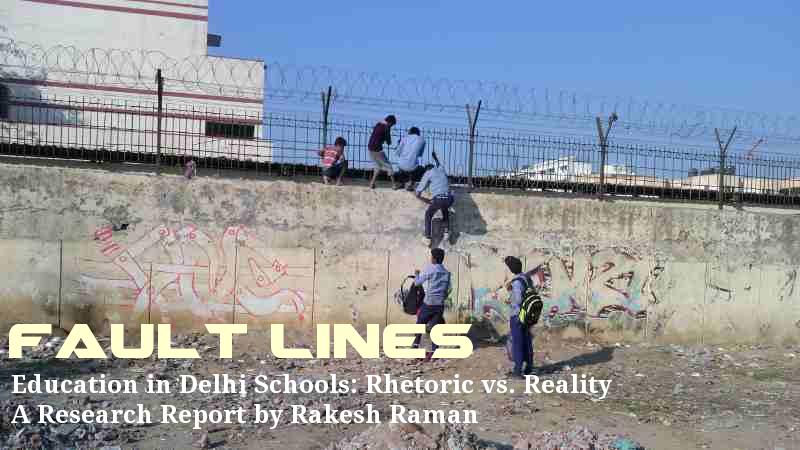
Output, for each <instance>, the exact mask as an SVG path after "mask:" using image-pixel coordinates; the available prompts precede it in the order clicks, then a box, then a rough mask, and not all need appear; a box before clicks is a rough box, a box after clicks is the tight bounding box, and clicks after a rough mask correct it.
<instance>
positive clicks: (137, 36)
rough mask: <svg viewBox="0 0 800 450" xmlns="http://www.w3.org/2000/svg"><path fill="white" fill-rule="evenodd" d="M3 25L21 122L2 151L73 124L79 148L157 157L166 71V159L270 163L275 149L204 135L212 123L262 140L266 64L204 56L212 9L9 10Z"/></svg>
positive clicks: (98, 4)
mask: <svg viewBox="0 0 800 450" xmlns="http://www.w3.org/2000/svg"><path fill="white" fill-rule="evenodd" d="M0 24H3V25H4V26H5V27H6V28H7V29H6V30H5V33H6V34H8V35H9V36H10V37H12V38H13V39H14V40H15V41H17V42H18V44H17V47H18V49H19V54H18V55H12V56H8V55H7V56H6V57H5V58H4V60H3V66H2V67H1V68H2V71H0V83H2V84H3V85H4V86H5V87H7V88H8V89H9V91H10V94H11V99H10V104H9V105H8V109H9V111H10V114H9V116H10V119H11V120H12V121H14V122H17V123H14V124H10V125H9V126H8V128H9V129H10V131H9V132H8V133H4V135H3V136H2V139H3V140H4V141H8V140H9V139H11V140H12V142H14V141H13V139H17V141H18V138H19V137H20V136H22V137H25V138H26V139H27V138H28V137H30V136H37V137H38V136H47V135H53V136H55V135H62V134H63V133H64V127H63V126H62V125H64V124H66V125H67V126H70V127H72V128H71V129H69V128H67V129H66V130H67V133H68V134H69V135H70V136H68V138H69V139H72V142H74V143H75V146H76V147H78V146H82V147H88V148H102V149H108V150H115V149H118V150H126V151H139V152H143V153H154V152H155V151H156V146H155V136H154V132H155V130H156V126H155V120H156V118H155V111H156V107H155V105H156V101H157V90H156V86H157V85H156V82H155V75H156V70H157V69H161V70H162V73H163V77H164V79H165V82H164V105H165V106H164V108H165V112H164V115H163V118H164V123H163V125H164V127H165V131H166V134H165V135H164V136H163V142H164V143H165V148H166V149H167V150H169V149H173V148H174V149H179V150H180V153H181V154H184V153H187V154H198V155H205V156H214V155H217V156H227V157H237V158H240V157H242V155H248V156H249V157H247V158H246V159H256V160H260V161H266V160H269V159H270V158H271V146H270V145H269V143H268V142H261V143H258V144H254V142H253V141H252V140H249V141H248V140H241V139H220V138H210V137H207V136H206V135H205V127H206V123H207V122H209V121H214V122H219V121H222V122H225V123H231V122H235V123H239V124H246V125H252V126H254V127H255V130H254V137H255V138H260V137H262V134H263V127H262V126H261V122H262V115H263V83H264V67H263V62H262V61H260V60H246V59H234V58H222V57H217V56H208V55H207V46H206V36H207V32H208V2H201V1H189V0H178V1H160V0H103V1H101V0H87V1H76V2H61V1H55V0H52V1H51V0H11V1H9V2H4V3H3V5H0ZM49 125H58V127H54V126H49ZM110 128H114V129H110ZM170 133H173V134H170ZM172 141H174V143H173V142H172ZM25 142H26V143H32V142H28V141H27V140H26V141H25ZM45 142H46V139H45ZM62 142H63V140H62Z"/></svg>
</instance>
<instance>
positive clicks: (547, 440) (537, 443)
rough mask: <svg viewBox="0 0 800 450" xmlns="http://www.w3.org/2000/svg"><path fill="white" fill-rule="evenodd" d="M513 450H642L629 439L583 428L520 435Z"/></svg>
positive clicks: (515, 437) (515, 438)
mask: <svg viewBox="0 0 800 450" xmlns="http://www.w3.org/2000/svg"><path fill="white" fill-rule="evenodd" d="M513 445H514V450H572V449H575V450H644V447H643V446H642V445H641V444H639V443H638V442H636V441H633V440H631V439H628V438H625V437H622V436H617V435H612V434H607V433H595V432H594V431H592V430H590V429H588V428H585V427H576V428H573V429H571V430H568V431H557V432H550V431H544V432H536V433H521V434H517V435H515V436H514V441H513Z"/></svg>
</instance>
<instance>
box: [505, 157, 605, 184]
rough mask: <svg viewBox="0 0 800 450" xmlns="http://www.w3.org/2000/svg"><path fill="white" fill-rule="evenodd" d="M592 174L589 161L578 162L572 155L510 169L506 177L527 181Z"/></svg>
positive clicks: (559, 179)
mask: <svg viewBox="0 0 800 450" xmlns="http://www.w3.org/2000/svg"><path fill="white" fill-rule="evenodd" d="M591 174H592V165H591V164H590V163H585V162H579V161H578V160H577V159H576V158H575V157H574V156H568V157H565V158H559V159H552V160H549V161H544V162H541V163H538V164H532V165H530V166H527V167H523V168H522V169H519V170H516V171H511V172H509V173H507V174H506V175H505V176H506V177H507V178H515V179H524V180H529V181H576V179H577V178H578V177H583V176H588V175H591Z"/></svg>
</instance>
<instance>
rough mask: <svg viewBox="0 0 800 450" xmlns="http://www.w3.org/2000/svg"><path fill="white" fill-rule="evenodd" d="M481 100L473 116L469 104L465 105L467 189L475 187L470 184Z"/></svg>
mask: <svg viewBox="0 0 800 450" xmlns="http://www.w3.org/2000/svg"><path fill="white" fill-rule="evenodd" d="M482 102H483V100H478V106H477V108H475V115H474V116H473V115H472V109H471V108H470V106H469V104H467V105H466V108H467V122H468V123H469V169H468V176H469V187H470V188H473V187H475V184H473V182H472V177H473V174H474V167H475V166H474V165H475V128H476V125H477V123H478V115H479V114H480V113H481V103H482Z"/></svg>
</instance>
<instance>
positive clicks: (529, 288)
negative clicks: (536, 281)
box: [503, 256, 541, 377]
mask: <svg viewBox="0 0 800 450" xmlns="http://www.w3.org/2000/svg"><path fill="white" fill-rule="evenodd" d="M503 262H504V263H505V264H506V267H508V270H510V271H511V273H512V274H513V275H514V277H513V278H512V279H511V282H510V284H511V286H510V287H511V289H510V290H511V297H510V298H509V300H508V302H509V303H510V304H511V313H510V314H511V318H510V320H509V328H510V330H511V356H512V359H513V360H514V369H513V371H512V372H511V375H512V376H514V377H522V376H523V375H530V374H531V373H533V336H532V335H531V331H530V327H531V326H532V325H533V323H535V321H536V320H538V314H534V317H526V318H522V317H520V316H521V315H520V311H522V310H523V309H524V308H526V307H528V308H529V307H530V306H529V304H528V303H530V302H531V301H534V300H533V298H534V296H535V295H536V294H535V288H534V286H533V280H531V278H530V277H529V276H528V275H527V274H525V273H523V272H522V261H520V260H519V258H516V257H514V256H506V257H505V258H504V259H503ZM537 298H538V297H537ZM531 306H534V307H536V306H538V305H531ZM538 312H539V313H541V307H538Z"/></svg>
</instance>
